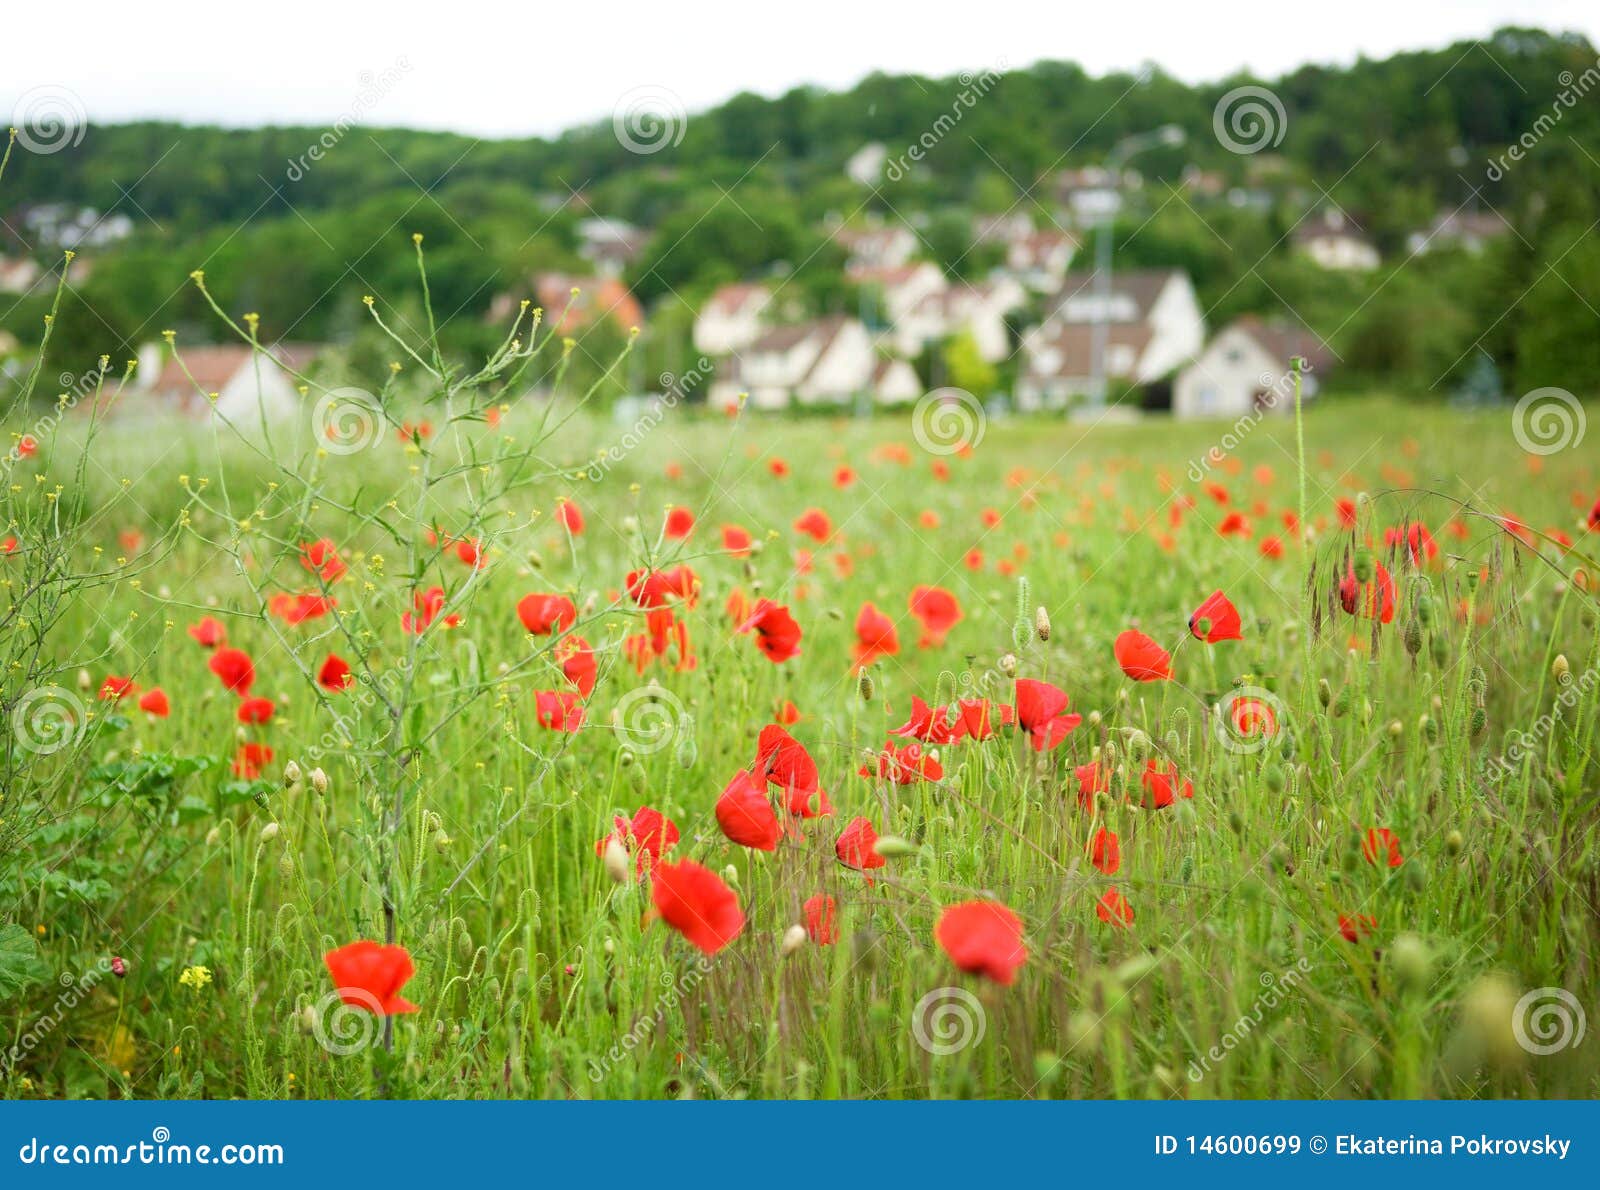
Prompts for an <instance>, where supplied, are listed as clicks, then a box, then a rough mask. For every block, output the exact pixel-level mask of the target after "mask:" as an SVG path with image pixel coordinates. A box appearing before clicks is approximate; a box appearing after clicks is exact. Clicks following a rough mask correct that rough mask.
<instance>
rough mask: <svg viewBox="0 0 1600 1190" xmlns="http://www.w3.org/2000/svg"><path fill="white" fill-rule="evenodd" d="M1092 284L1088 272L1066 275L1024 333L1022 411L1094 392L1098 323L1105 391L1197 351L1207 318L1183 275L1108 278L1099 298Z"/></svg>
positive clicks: (1167, 369) (1165, 369) (1148, 376)
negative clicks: (1048, 304)
mask: <svg viewBox="0 0 1600 1190" xmlns="http://www.w3.org/2000/svg"><path fill="white" fill-rule="evenodd" d="M1097 281H1098V277H1097V275H1096V274H1095V273H1093V272H1080V273H1069V274H1067V276H1066V278H1065V279H1064V280H1063V282H1062V285H1061V289H1060V291H1059V292H1058V293H1057V294H1056V296H1055V298H1054V299H1053V301H1052V304H1051V312H1050V314H1049V315H1048V316H1047V317H1046V318H1045V320H1044V321H1043V322H1042V323H1041V324H1040V325H1039V326H1037V327H1035V328H1033V329H1032V330H1030V331H1028V332H1027V333H1026V334H1025V335H1024V336H1023V339H1022V354H1023V368H1022V373H1021V375H1020V376H1019V377H1018V381H1017V403H1018V405H1019V406H1020V407H1022V408H1024V409H1042V408H1061V407H1064V406H1067V405H1071V404H1073V403H1074V402H1076V401H1078V400H1080V399H1081V398H1083V397H1086V396H1089V395H1090V394H1092V393H1093V392H1094V389H1095V370H1094V343H1095V334H1096V326H1097V324H1101V323H1103V324H1104V333H1105V353H1104V358H1103V361H1102V365H1103V370H1104V374H1105V378H1106V380H1107V383H1108V386H1110V385H1121V386H1127V385H1147V384H1152V383H1154V382H1156V381H1158V380H1161V379H1162V378H1164V377H1166V376H1168V375H1170V374H1171V373H1172V372H1174V371H1175V370H1176V369H1177V368H1179V367H1180V366H1182V365H1183V364H1186V363H1188V362H1189V361H1190V360H1192V359H1193V358H1194V357H1195V355H1196V354H1197V353H1198V352H1199V350H1200V348H1201V345H1202V344H1203V343H1204V341H1205V317H1204V315H1203V314H1202V313H1201V310H1200V303H1199V301H1198V299H1197V298H1196V297H1195V292H1194V285H1193V284H1192V283H1191V282H1190V280H1189V276H1188V274H1187V273H1184V272H1182V271H1181V270H1178V269H1133V270H1129V271H1128V272H1124V273H1114V274H1112V276H1111V278H1110V280H1109V283H1108V284H1107V286H1106V287H1105V292H1104V293H1102V292H1101V287H1100V285H1099V284H1098V283H1097Z"/></svg>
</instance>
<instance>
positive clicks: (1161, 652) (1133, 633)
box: [1112, 628, 1172, 682]
mask: <svg viewBox="0 0 1600 1190" xmlns="http://www.w3.org/2000/svg"><path fill="white" fill-rule="evenodd" d="M1112 651H1113V652H1114V653H1115V654H1116V658H1117V664H1118V665H1120V666H1121V667H1122V672H1123V673H1125V674H1127V675H1128V676H1129V677H1130V678H1132V679H1133V680H1134V681H1135V682H1170V681H1171V680H1172V656H1171V654H1169V653H1168V652H1167V651H1166V650H1165V649H1163V648H1162V647H1161V646H1160V645H1158V644H1156V642H1155V641H1153V640H1151V639H1150V638H1149V637H1148V636H1146V635H1145V634H1144V633H1142V632H1140V631H1138V630H1137V629H1134V628H1129V629H1128V630H1127V631H1126V632H1123V633H1122V634H1121V635H1120V636H1118V637H1117V640H1116V643H1115V644H1114V645H1113V646H1112Z"/></svg>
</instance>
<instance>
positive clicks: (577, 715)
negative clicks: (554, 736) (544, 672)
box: [533, 690, 583, 731]
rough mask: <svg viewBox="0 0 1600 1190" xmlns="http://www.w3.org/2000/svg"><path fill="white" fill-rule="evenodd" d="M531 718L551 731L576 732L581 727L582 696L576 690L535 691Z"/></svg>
mask: <svg viewBox="0 0 1600 1190" xmlns="http://www.w3.org/2000/svg"><path fill="white" fill-rule="evenodd" d="M533 717H534V719H535V720H537V721H538V724H539V726H540V727H545V728H549V729H550V730H551V731H577V730H578V729H579V728H580V727H582V726H583V696H582V695H580V694H579V693H578V692H577V691H576V690H540V691H537V692H536V693H535V694H534V696H533Z"/></svg>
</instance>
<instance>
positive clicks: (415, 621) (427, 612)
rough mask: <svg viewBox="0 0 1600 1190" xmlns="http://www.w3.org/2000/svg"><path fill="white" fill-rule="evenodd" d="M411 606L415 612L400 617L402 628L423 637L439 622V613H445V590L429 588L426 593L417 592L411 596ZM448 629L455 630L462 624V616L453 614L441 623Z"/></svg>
mask: <svg viewBox="0 0 1600 1190" xmlns="http://www.w3.org/2000/svg"><path fill="white" fill-rule="evenodd" d="M411 606H412V607H413V608H415V609H416V610H415V611H409V612H406V613H405V614H403V615H402V616H401V617H400V627H401V628H403V629H405V630H406V631H407V632H409V633H412V634H413V635H415V636H421V635H422V634H423V633H424V632H426V631H427V630H428V629H429V628H431V627H433V623H434V621H435V620H439V613H440V612H442V611H444V588H443V587H429V588H428V589H427V590H426V591H417V592H415V593H414V594H413V595H412V596H411ZM439 622H440V623H442V624H443V625H444V626H445V627H446V628H454V627H455V626H456V625H458V624H460V623H461V616H460V615H459V614H457V613H456V612H451V613H450V614H449V615H447V616H445V617H444V619H443V620H441V621H439Z"/></svg>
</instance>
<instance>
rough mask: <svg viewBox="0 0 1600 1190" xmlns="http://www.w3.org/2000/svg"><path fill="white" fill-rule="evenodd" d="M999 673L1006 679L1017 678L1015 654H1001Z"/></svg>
mask: <svg viewBox="0 0 1600 1190" xmlns="http://www.w3.org/2000/svg"><path fill="white" fill-rule="evenodd" d="M999 665H1000V672H1001V673H1003V674H1005V676H1006V677H1008V678H1014V677H1016V676H1017V657H1016V654H1015V653H1002V654H1001V655H1000V661H999Z"/></svg>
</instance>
